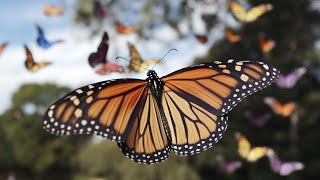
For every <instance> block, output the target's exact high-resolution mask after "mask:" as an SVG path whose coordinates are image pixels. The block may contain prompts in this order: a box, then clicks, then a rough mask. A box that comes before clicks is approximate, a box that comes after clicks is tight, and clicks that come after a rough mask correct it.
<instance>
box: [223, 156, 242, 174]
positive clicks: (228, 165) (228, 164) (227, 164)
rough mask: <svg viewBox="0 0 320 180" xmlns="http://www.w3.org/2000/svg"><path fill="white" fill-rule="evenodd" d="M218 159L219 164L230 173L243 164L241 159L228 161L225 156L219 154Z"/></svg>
mask: <svg viewBox="0 0 320 180" xmlns="http://www.w3.org/2000/svg"><path fill="white" fill-rule="evenodd" d="M217 161H218V164H219V166H220V167H221V168H222V169H223V170H225V171H227V172H228V173H233V172H234V171H235V170H237V169H238V168H240V167H241V166H242V164H241V162H240V161H231V162H229V161H226V160H225V159H224V158H223V156H221V155H219V156H217Z"/></svg>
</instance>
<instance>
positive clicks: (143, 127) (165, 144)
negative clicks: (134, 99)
mask: <svg viewBox="0 0 320 180" xmlns="http://www.w3.org/2000/svg"><path fill="white" fill-rule="evenodd" d="M142 96H143V97H142V99H143V101H142V102H143V103H141V104H139V106H141V107H142V108H141V111H140V112H139V113H138V115H137V116H136V120H135V123H134V125H133V128H132V130H131V131H130V134H129V136H128V139H127V140H126V141H125V142H120V143H118V145H119V147H120V148H121V150H122V152H123V153H124V154H125V155H126V156H128V157H129V158H130V159H132V160H134V161H135V162H138V163H145V164H153V163H159V162H161V161H164V160H165V159H167V157H168V156H169V153H170V149H169V145H170V142H169V139H168V137H167V135H166V132H165V129H164V124H163V121H162V119H161V115H160V110H159V107H158V105H157V102H156V100H155V98H154V97H153V95H152V94H151V91H150V90H149V89H147V90H145V91H144V93H143V95H142Z"/></svg>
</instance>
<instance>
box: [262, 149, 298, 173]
mask: <svg viewBox="0 0 320 180" xmlns="http://www.w3.org/2000/svg"><path fill="white" fill-rule="evenodd" d="M267 157H268V159H269V162H270V166H271V169H272V170H273V172H275V173H279V174H280V175H281V176H288V175H290V174H291V173H292V172H294V171H297V170H302V169H303V168H304V165H303V163H301V162H282V161H281V160H280V158H279V157H278V155H277V154H276V153H275V152H274V150H273V149H269V150H268V153H267Z"/></svg>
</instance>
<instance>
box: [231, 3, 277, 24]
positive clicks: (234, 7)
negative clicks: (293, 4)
mask: <svg viewBox="0 0 320 180" xmlns="http://www.w3.org/2000/svg"><path fill="white" fill-rule="evenodd" d="M228 7H229V9H230V11H231V12H232V14H233V16H234V17H235V18H236V19H237V20H239V21H242V22H253V21H255V20H256V19H258V18H259V17H260V16H262V15H263V14H264V13H266V12H268V11H270V10H272V8H273V6H272V5H271V4H261V5H258V6H255V7H252V8H251V9H246V8H245V7H243V6H242V5H241V4H239V3H236V2H231V1H229V2H228Z"/></svg>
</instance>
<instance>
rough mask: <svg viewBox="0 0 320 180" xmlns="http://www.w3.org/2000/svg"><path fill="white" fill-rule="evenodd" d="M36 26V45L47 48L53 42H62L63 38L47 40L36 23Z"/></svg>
mask: <svg viewBox="0 0 320 180" xmlns="http://www.w3.org/2000/svg"><path fill="white" fill-rule="evenodd" d="M36 27H37V30H38V37H37V43H38V46H40V47H42V48H43V49H49V48H50V47H51V46H53V45H54V44H57V43H61V42H63V40H61V39H59V40H55V41H48V40H47V39H46V37H45V36H44V32H43V30H42V28H41V27H40V26H39V25H36Z"/></svg>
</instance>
